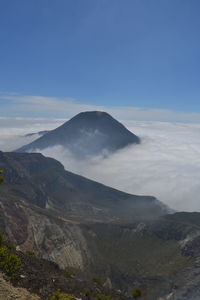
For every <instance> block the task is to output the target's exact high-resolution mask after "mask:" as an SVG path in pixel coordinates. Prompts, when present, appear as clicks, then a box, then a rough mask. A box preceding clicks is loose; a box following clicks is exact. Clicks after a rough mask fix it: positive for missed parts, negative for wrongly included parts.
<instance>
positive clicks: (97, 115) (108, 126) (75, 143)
mask: <svg viewBox="0 0 200 300" xmlns="http://www.w3.org/2000/svg"><path fill="white" fill-rule="evenodd" d="M138 143H140V139H139V137H137V136H136V135H134V134H133V133H132V132H130V131H129V130H128V129H126V128H125V127H124V126H123V125H122V124H121V123H119V122H118V121H117V120H115V119H114V118H112V117H111V116H110V115H109V114H107V113H105V112H99V111H94V112H83V113H80V114H78V115H76V116H75V117H73V118H72V119H71V120H69V121H67V122H66V123H64V124H63V125H62V126H60V127H58V128H56V129H54V130H51V131H49V132H47V133H45V135H43V136H42V137H40V138H38V139H37V140H35V141H33V142H32V143H30V144H28V145H25V146H23V147H21V148H20V149H18V150H17V151H18V152H27V151H28V152H35V151H36V150H37V151H39V150H41V149H45V148H49V147H53V146H56V145H61V146H63V147H64V148H66V149H68V150H69V151H70V152H71V153H72V154H73V155H74V156H75V157H76V158H79V159H83V158H85V157H87V156H91V155H99V154H103V155H107V154H108V153H110V152H111V153H112V152H114V151H116V150H119V149H122V148H123V147H126V146H127V145H130V144H138Z"/></svg>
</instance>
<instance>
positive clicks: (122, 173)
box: [0, 119, 200, 211]
mask: <svg viewBox="0 0 200 300" xmlns="http://www.w3.org/2000/svg"><path fill="white" fill-rule="evenodd" d="M62 123H63V120H57V119H53V120H50V119H49V120H47V119H41V120H37V119H32V120H24V119H23V120H16V119H15V120H14V121H13V120H10V121H9V122H8V120H7V119H6V120H5V119H0V149H1V150H3V151H11V150H14V149H16V148H18V147H20V146H22V145H24V144H27V143H29V142H31V141H32V140H33V139H35V138H37V137H38V135H34V136H31V137H25V136H24V134H25V133H31V132H37V131H40V130H45V129H47V130H48V129H53V128H55V127H57V126H59V125H60V124H62ZM122 123H123V124H124V125H125V126H126V127H127V128H128V129H129V130H130V131H132V132H134V133H135V134H136V135H138V136H140V137H141V139H142V143H141V144H140V145H133V146H128V147H126V148H124V149H122V150H120V151H118V152H116V153H115V154H112V155H110V156H108V157H107V158H104V157H103V156H101V155H100V156H98V157H93V158H88V159H86V160H84V161H80V160H77V159H75V158H74V157H73V155H72V154H71V153H70V152H69V151H67V150H65V149H63V147H61V146H55V147H51V148H47V149H44V150H43V151H42V153H43V154H44V155H45V156H49V157H53V158H56V159H58V160H59V161H61V162H62V163H63V165H64V166H65V168H66V170H70V171H72V172H75V173H77V174H80V175H83V176H85V177H87V178H90V179H93V180H96V181H98V182H101V183H104V184H106V185H109V186H112V187H114V188H117V189H119V190H122V191H125V192H129V193H132V194H140V195H144V194H145V195H153V196H156V197H157V198H158V199H159V200H161V201H163V202H164V203H165V204H167V205H169V206H170V207H171V208H173V209H176V210H185V211H200V124H191V123H168V122H157V121H154V122H150V121H148V122H145V121H122Z"/></svg>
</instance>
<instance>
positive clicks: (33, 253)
mask: <svg viewBox="0 0 200 300" xmlns="http://www.w3.org/2000/svg"><path fill="white" fill-rule="evenodd" d="M25 253H26V254H27V255H29V256H36V253H35V252H34V251H32V250H26V252H25Z"/></svg>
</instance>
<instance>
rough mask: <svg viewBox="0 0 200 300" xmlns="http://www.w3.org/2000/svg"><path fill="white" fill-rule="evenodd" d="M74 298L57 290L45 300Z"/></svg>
mask: <svg viewBox="0 0 200 300" xmlns="http://www.w3.org/2000/svg"><path fill="white" fill-rule="evenodd" d="M74 299H75V298H74V296H72V295H69V294H64V293H61V292H60V291H59V290H58V291H55V292H53V294H51V295H50V296H49V297H48V298H47V300H74Z"/></svg>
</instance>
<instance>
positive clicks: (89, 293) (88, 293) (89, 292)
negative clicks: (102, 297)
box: [83, 290, 92, 298]
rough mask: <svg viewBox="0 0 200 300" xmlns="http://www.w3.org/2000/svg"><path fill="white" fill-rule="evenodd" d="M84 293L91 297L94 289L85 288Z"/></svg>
mask: <svg viewBox="0 0 200 300" xmlns="http://www.w3.org/2000/svg"><path fill="white" fill-rule="evenodd" d="M83 294H84V295H85V296H86V297H87V298H90V296H91V295H92V290H85V291H84V292H83Z"/></svg>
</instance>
